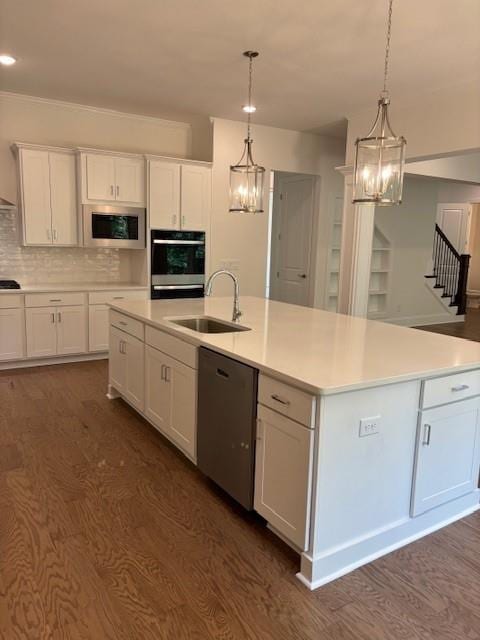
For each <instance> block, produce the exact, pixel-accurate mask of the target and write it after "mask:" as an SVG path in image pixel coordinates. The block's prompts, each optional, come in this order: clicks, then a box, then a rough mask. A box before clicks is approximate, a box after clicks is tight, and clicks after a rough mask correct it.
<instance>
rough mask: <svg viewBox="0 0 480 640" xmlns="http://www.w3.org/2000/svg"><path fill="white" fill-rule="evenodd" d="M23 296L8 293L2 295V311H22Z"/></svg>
mask: <svg viewBox="0 0 480 640" xmlns="http://www.w3.org/2000/svg"><path fill="white" fill-rule="evenodd" d="M23 304H24V301H23V295H22V294H21V293H11V294H10V293H6V294H1V295H0V309H20V308H21V307H23Z"/></svg>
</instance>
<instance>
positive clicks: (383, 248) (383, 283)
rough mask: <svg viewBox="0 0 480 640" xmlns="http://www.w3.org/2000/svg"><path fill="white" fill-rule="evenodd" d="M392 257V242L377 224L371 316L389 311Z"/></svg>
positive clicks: (369, 303) (371, 272)
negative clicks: (388, 300)
mask: <svg viewBox="0 0 480 640" xmlns="http://www.w3.org/2000/svg"><path fill="white" fill-rule="evenodd" d="M390 258H391V247H390V242H389V241H388V240H387V238H386V237H385V236H384V235H383V233H382V232H381V231H380V229H379V228H378V227H377V226H375V228H374V237H373V247H372V259H371V263H370V288H369V291H368V317H369V318H382V317H385V315H386V313H387V296H388V287H389V279H390Z"/></svg>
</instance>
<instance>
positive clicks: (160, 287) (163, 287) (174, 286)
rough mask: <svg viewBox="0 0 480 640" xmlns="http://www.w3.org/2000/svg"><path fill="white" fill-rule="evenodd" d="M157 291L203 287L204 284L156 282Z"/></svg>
mask: <svg viewBox="0 0 480 640" xmlns="http://www.w3.org/2000/svg"><path fill="white" fill-rule="evenodd" d="M153 288H154V290H155V291H164V290H166V289H203V284H154V285H153Z"/></svg>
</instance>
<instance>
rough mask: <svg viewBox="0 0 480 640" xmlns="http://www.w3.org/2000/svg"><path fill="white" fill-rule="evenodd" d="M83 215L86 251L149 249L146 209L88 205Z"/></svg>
mask: <svg viewBox="0 0 480 640" xmlns="http://www.w3.org/2000/svg"><path fill="white" fill-rule="evenodd" d="M82 213H83V243H84V245H85V246H86V247H113V248H116V249H145V209H141V208H137V207H113V206H110V205H97V204H86V205H83V211H82Z"/></svg>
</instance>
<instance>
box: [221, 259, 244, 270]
mask: <svg viewBox="0 0 480 640" xmlns="http://www.w3.org/2000/svg"><path fill="white" fill-rule="evenodd" d="M219 266H220V269H226V270H227V271H238V270H239V269H240V260H236V259H234V258H231V259H226V260H221V261H220V263H219Z"/></svg>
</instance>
